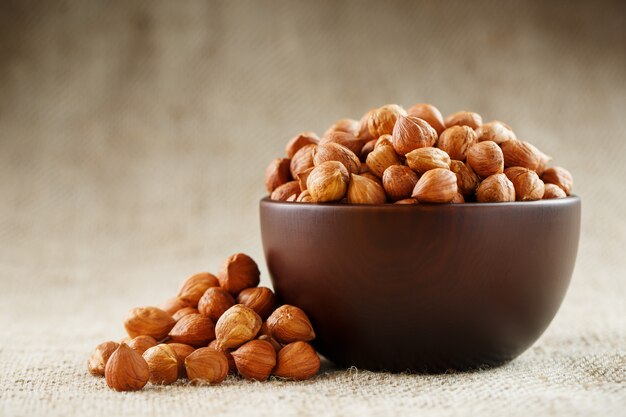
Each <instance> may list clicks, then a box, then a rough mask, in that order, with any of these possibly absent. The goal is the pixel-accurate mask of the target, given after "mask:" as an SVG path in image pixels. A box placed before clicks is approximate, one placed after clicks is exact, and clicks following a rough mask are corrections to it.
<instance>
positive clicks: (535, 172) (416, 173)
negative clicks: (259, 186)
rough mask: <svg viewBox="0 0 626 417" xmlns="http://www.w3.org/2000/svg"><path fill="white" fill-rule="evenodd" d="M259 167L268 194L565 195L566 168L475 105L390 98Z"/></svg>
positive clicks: (352, 199) (409, 198)
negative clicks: (446, 107)
mask: <svg viewBox="0 0 626 417" xmlns="http://www.w3.org/2000/svg"><path fill="white" fill-rule="evenodd" d="M285 153H286V157H283V158H277V159H274V160H273V161H272V162H271V163H270V165H269V166H268V167H267V169H266V171H265V185H266V188H267V191H268V192H269V193H270V198H271V199H272V200H279V201H291V202H300V203H325V202H341V203H350V204H384V203H394V204H417V203H468V202H479V203H492V202H512V201H535V200H541V199H553V198H564V197H566V196H568V195H570V193H571V191H572V185H573V179H572V175H571V174H570V173H569V172H568V171H567V170H566V169H564V168H561V167H550V166H549V165H548V164H549V162H550V160H551V159H552V158H551V157H549V156H547V155H546V154H545V153H543V152H542V151H540V150H539V149H537V147H535V146H534V145H532V144H530V143H529V142H526V141H523V140H518V138H517V136H516V135H515V133H514V132H513V130H512V128H511V127H510V126H509V125H507V124H505V123H503V122H500V121H492V122H488V123H483V120H482V117H481V116H480V115H479V114H478V113H474V112H470V111H459V112H456V113H453V114H451V115H449V116H448V117H446V118H445V119H444V118H443V116H442V115H441V112H440V111H439V110H438V109H437V108H436V107H434V106H433V105H431V104H416V105H415V106H413V107H411V108H409V109H408V110H405V109H403V108H402V107H401V106H399V105H396V104H388V105H385V106H382V107H380V108H377V109H372V110H370V111H368V112H367V113H366V114H365V115H363V117H362V118H361V119H360V120H354V119H341V120H339V121H337V122H336V123H334V124H333V125H332V126H330V127H329V128H328V130H326V132H324V134H323V135H322V137H321V138H320V137H318V136H317V135H316V134H315V133H314V132H308V131H307V132H302V133H300V134H299V135H297V136H295V137H294V138H293V139H291V140H290V141H289V142H288V143H287V146H286V148H285Z"/></svg>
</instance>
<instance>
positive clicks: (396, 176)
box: [383, 148, 425, 201]
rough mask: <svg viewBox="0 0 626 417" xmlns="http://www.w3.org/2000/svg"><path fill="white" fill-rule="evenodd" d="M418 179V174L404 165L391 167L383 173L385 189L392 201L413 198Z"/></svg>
mask: <svg viewBox="0 0 626 417" xmlns="http://www.w3.org/2000/svg"><path fill="white" fill-rule="evenodd" d="M422 149H425V148H422ZM418 179H419V178H418V176H417V174H416V173H415V172H413V171H412V170H411V168H409V167H407V166H404V165H391V166H390V167H388V168H387V169H386V170H385V172H384V173H383V188H384V189H385V193H387V196H388V197H389V199H390V200H392V201H398V200H403V199H407V198H409V197H411V194H412V193H413V188H415V184H417V180H418Z"/></svg>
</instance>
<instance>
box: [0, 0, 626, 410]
mask: <svg viewBox="0 0 626 417" xmlns="http://www.w3.org/2000/svg"><path fill="white" fill-rule="evenodd" d="M625 16H626V13H625V7H624V4H623V2H619V1H615V2H588V3H582V2H545V3H543V2H536V3H534V2H500V1H493V2H478V3H476V2H455V3H443V2H386V1H385V2H382V1H381V2H376V1H372V2H357V1H355V2H349V3H345V2H331V1H328V2H318V1H311V2H289V1H279V2H244V1H234V2H220V3H215V2H204V1H198V2H190V1H176V2H173V1H159V2H125V1H111V2H95V1H58V2H57V1H55V2H46V3H43V2H38V3H35V2H28V1H27V2H2V4H1V5H0V313H1V314H0V415H3V416H90V417H96V416H105V417H111V416H117V415H128V416H168V417H169V416H178V415H181V416H211V417H212V416H218V415H229V416H230V415H232V416H248V415H265V416H270V415H278V416H296V415H297V416H315V417H319V416H329V415H343V416H383V415H401V416H406V415H420V416H452V415H470V416H524V417H526V416H535V415H548V416H556V415H558V416H587V415H599V416H603V417H604V416H625V415H626V261H625V260H626V255H625V250H626V220H625V219H626V215H625V213H626V189H625V186H624V184H625V181H626V147H625V143H626V135H625V132H626V128H625V126H626V119H625V115H626V52H625V49H624V45H625V44H626V29H625V26H626V17H625ZM389 102H396V103H399V104H402V105H405V106H410V105H412V104H414V103H418V102H431V103H434V104H435V105H437V106H438V107H439V108H440V109H441V110H442V112H443V113H446V114H447V113H451V112H453V111H456V110H461V109H472V110H475V111H477V112H479V113H481V114H482V115H483V117H484V118H485V120H492V119H499V120H503V121H505V122H507V123H509V124H510V125H512V126H513V128H514V130H515V131H516V133H517V135H518V137H520V138H521V139H526V140H529V141H531V142H533V143H534V144H535V145H537V146H538V147H539V148H540V149H542V150H543V151H544V152H546V153H548V154H550V155H552V156H554V157H555V162H556V163H558V164H559V165H562V166H565V167H567V168H568V169H570V170H571V172H572V173H573V175H574V177H575V192H576V193H577V194H578V195H580V196H581V197H582V201H583V215H582V216H583V218H582V233H581V241H580V249H579V253H578V262H577V266H576V269H575V272H574V276H573V279H572V284H571V287H570V289H569V292H568V294H567V296H566V298H565V301H564V303H563V305H562V308H561V309H560V311H559V312H558V314H557V316H556V318H555V320H554V321H553V323H552V324H551V326H550V327H549V328H548V330H547V331H546V333H545V334H544V335H543V336H542V337H541V338H540V339H539V341H537V343H535V345H534V346H533V347H531V348H530V349H529V350H528V351H527V352H525V353H524V354H522V355H521V356H520V357H519V358H518V359H516V360H515V361H513V362H511V363H510V364H508V365H506V366H503V367H501V368H498V369H493V370H486V371H480V372H473V373H458V374H449V375H430V376H429V375H393V374H388V373H372V372H367V371H364V370H360V369H334V368H333V367H332V366H331V365H330V364H325V365H324V368H323V369H322V373H321V374H320V375H319V376H318V377H316V378H314V379H312V380H310V381H306V382H301V383H294V382H282V381H275V380H272V381H269V382H265V383H253V382H246V381H242V380H239V379H235V378H229V379H228V380H227V381H226V382H225V383H224V384H222V385H219V386H208V387H190V386H186V385H185V384H183V383H180V384H176V385H173V386H167V387H155V386H147V387H146V388H145V389H144V390H143V391H141V392H137V393H117V392H113V391H111V390H109V389H108V388H107V387H106V385H105V382H104V380H103V379H99V378H94V377H91V376H89V375H88V374H87V372H86V360H87V357H88V355H89V354H90V351H91V350H92V349H93V347H94V346H95V345H96V344H97V343H99V342H101V341H104V340H109V339H115V340H118V339H120V338H121V337H122V336H124V333H123V327H122V320H123V317H124V316H125V314H126V312H127V311H128V310H129V309H130V308H132V307H134V306H140V305H150V304H155V303H160V302H161V301H163V300H164V299H166V298H167V297H169V296H171V295H173V294H175V292H176V290H177V288H178V286H179V283H180V282H181V280H183V279H184V278H185V277H187V276H188V275H190V274H192V273H194V272H197V271H203V270H208V271H213V272H215V271H216V270H217V268H218V267H219V264H220V263H221V261H222V260H223V259H224V258H226V257H227V256H228V255H230V254H231V253H235V252H239V251H241V252H246V253H249V254H250V255H252V256H253V257H254V258H255V259H256V260H257V261H258V262H259V264H260V266H261V269H262V275H263V281H262V283H263V284H265V285H269V284H270V281H269V277H268V273H267V269H266V267H265V263H264V260H263V252H262V247H261V240H260V232H259V219H258V201H259V199H260V198H262V197H263V196H264V194H265V191H264V186H263V172H264V169H265V167H266V165H267V164H268V163H269V161H270V160H271V159H272V158H274V157H278V156H280V155H281V154H282V152H283V147H284V144H285V142H286V141H287V140H288V139H289V138H290V137H291V136H292V135H294V134H296V133H298V132H299V131H301V130H315V131H317V132H318V133H321V132H323V131H324V129H325V128H326V127H327V126H328V125H330V124H331V123H332V122H333V121H335V120H336V119H339V118H341V117H354V118H358V117H360V115H361V114H362V113H364V112H365V111H367V110H368V109H369V108H371V107H374V106H377V105H382V104H384V103H389ZM519 250H520V251H521V250H525V249H524V248H522V247H520V248H519ZM545 256H546V257H550V256H552V255H551V254H550V253H546V254H545ZM450 262H454V259H450ZM337 279H341V277H337ZM372 331H373V332H375V331H376V329H372ZM389 346H390V349H393V341H389Z"/></svg>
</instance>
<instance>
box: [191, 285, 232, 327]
mask: <svg viewBox="0 0 626 417" xmlns="http://www.w3.org/2000/svg"><path fill="white" fill-rule="evenodd" d="M234 305H235V299H234V298H233V296H232V295H230V293H229V292H228V291H226V290H225V289H223V288H220V287H211V288H209V289H208V290H206V292H205V293H204V295H203V296H202V298H201V299H200V301H199V302H198V312H199V313H200V314H202V315H203V316H205V317H208V318H210V319H211V320H213V322H216V321H217V319H219V318H220V317H221V316H222V314H224V312H225V311H226V310H228V309H229V308H231V307H232V306H234Z"/></svg>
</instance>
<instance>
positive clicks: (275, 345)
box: [259, 334, 283, 353]
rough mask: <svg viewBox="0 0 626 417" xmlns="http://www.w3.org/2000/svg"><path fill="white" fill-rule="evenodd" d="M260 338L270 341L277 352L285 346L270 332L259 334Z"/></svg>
mask: <svg viewBox="0 0 626 417" xmlns="http://www.w3.org/2000/svg"><path fill="white" fill-rule="evenodd" d="M259 340H265V341H266V342H270V344H271V345H272V347H273V348H274V350H275V351H276V353H278V352H279V351H280V350H281V349H282V348H283V347H282V345H281V344H280V343H278V342H277V341H276V339H274V338H273V337H272V336H270V335H269V334H262V335H260V336H259Z"/></svg>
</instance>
